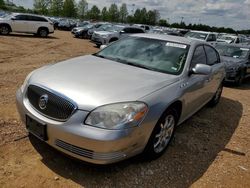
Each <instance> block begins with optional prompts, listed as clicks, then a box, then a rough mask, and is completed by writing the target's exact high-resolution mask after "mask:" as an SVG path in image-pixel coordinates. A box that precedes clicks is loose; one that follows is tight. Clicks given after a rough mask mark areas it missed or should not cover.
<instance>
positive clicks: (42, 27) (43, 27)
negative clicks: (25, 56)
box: [37, 26, 49, 33]
mask: <svg viewBox="0 0 250 188" xmlns="http://www.w3.org/2000/svg"><path fill="white" fill-rule="evenodd" d="M41 29H46V30H47V32H48V33H49V28H48V27H45V26H41V27H39V28H38V29H37V33H39V31H40V30H41Z"/></svg>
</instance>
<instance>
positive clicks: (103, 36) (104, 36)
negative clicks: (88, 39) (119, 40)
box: [101, 35, 109, 38]
mask: <svg viewBox="0 0 250 188" xmlns="http://www.w3.org/2000/svg"><path fill="white" fill-rule="evenodd" d="M101 37H102V38H108V37H109V35H101Z"/></svg>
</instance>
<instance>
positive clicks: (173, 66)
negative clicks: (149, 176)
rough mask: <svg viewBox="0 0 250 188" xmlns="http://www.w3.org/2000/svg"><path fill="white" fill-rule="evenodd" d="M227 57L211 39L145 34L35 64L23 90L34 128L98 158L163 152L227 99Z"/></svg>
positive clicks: (20, 99) (22, 107) (76, 152)
mask: <svg viewBox="0 0 250 188" xmlns="http://www.w3.org/2000/svg"><path fill="white" fill-rule="evenodd" d="M224 77H225V68H224V65H223V64H222V63H221V62H220V58H219V55H218V52H217V51H216V50H215V49H214V48H213V47H212V46H210V45H209V44H207V43H205V42H200V41H193V40H191V39H187V38H180V37H174V36H167V35H166V36H165V35H164V36H162V35H156V34H137V35H133V36H131V37H128V38H126V39H122V40H119V41H117V42H114V43H112V44H111V45H109V46H107V47H106V48H104V49H102V50H101V51H99V52H98V53H96V54H93V55H87V56H82V57H76V58H73V59H69V60H66V61H63V62H60V63H57V64H53V65H48V66H45V67H42V68H40V69H37V70H35V71H33V72H31V73H30V74H29V75H28V76H27V78H26V80H25V81H24V83H23V85H22V86H21V88H20V89H19V90H18V91H17V95H16V98H17V107H18V110H19V113H20V116H21V118H22V120H23V122H25V124H26V127H27V130H28V131H29V132H30V133H31V134H33V135H35V136H36V137H38V138H39V139H41V140H43V141H44V142H46V143H48V144H49V145H51V146H52V147H54V148H56V149H58V150H60V151H62V152H64V153H66V154H68V155H70V156H73V157H75V158H78V159H81V160H84V161H87V162H90V163H96V164H108V163H114V162H118V161H121V160H124V159H126V158H129V157H131V156H134V155H137V154H139V153H142V152H144V153H145V155H144V156H146V157H148V158H151V159H155V158H157V157H159V156H161V155H162V154H163V153H164V151H165V150H166V148H167V146H168V145H169V143H170V141H171V139H172V138H173V135H174V131H175V128H176V126H177V125H179V124H181V123H182V122H183V121H185V120H186V119H187V118H189V117H190V116H192V115H193V114H194V113H195V112H197V111H198V110H199V109H201V108H202V107H203V106H204V105H205V104H207V103H209V104H210V105H212V106H214V105H216V104H217V103H218V102H219V99H220V96H221V92H222V82H223V79H224Z"/></svg>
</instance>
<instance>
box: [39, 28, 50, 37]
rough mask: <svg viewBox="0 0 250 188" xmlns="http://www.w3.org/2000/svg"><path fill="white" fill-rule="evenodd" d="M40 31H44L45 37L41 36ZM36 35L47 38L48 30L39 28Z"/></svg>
mask: <svg viewBox="0 0 250 188" xmlns="http://www.w3.org/2000/svg"><path fill="white" fill-rule="evenodd" d="M42 31H45V32H46V36H42V35H41V32H42ZM38 34H39V36H40V37H47V36H48V30H47V29H44V28H41V29H39V31H38Z"/></svg>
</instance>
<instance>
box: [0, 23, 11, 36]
mask: <svg viewBox="0 0 250 188" xmlns="http://www.w3.org/2000/svg"><path fill="white" fill-rule="evenodd" d="M10 30H11V29H10V26H8V25H1V26H0V34H2V35H8V34H9V33H10Z"/></svg>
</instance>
